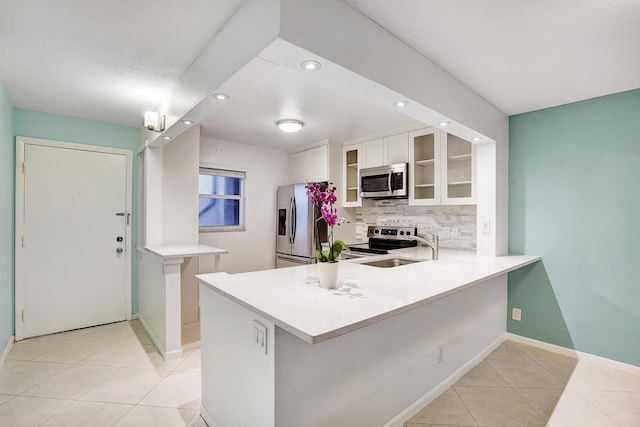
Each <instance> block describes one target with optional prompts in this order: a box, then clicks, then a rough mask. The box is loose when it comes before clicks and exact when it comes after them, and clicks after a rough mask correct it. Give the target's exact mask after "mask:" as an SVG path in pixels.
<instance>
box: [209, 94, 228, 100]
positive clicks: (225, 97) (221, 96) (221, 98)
mask: <svg viewBox="0 0 640 427" xmlns="http://www.w3.org/2000/svg"><path fill="white" fill-rule="evenodd" d="M211 96H213V97H214V98H215V99H217V100H218V101H226V100H227V99H229V95H227V94H226V93H214V94H213V95H211Z"/></svg>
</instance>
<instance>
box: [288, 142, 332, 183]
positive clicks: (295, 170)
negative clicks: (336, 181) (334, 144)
mask: <svg viewBox="0 0 640 427" xmlns="http://www.w3.org/2000/svg"><path fill="white" fill-rule="evenodd" d="M327 159H328V146H327V145H324V146H321V147H317V148H312V149H310V150H305V151H301V152H299V153H294V154H292V155H291V157H290V162H291V164H290V169H289V180H290V181H291V183H292V184H296V183H301V182H314V181H328V180H329V164H328V160H327Z"/></svg>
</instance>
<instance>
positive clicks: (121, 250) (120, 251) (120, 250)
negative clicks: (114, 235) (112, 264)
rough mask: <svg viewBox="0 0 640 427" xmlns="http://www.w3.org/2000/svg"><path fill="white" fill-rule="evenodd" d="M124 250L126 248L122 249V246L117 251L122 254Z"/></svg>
mask: <svg viewBox="0 0 640 427" xmlns="http://www.w3.org/2000/svg"><path fill="white" fill-rule="evenodd" d="M122 252H124V249H122V248H118V249H116V253H118V254H121V253H122Z"/></svg>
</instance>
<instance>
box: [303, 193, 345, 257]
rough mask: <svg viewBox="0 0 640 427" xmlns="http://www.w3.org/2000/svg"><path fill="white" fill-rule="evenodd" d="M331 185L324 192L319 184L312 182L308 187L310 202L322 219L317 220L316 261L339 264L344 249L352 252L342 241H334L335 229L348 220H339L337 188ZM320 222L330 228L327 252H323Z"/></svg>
mask: <svg viewBox="0 0 640 427" xmlns="http://www.w3.org/2000/svg"><path fill="white" fill-rule="evenodd" d="M329 185H330V187H327V188H326V189H325V190H324V191H323V187H322V186H321V185H320V183H318V182H311V183H309V184H307V186H306V189H307V196H308V197H309V201H310V202H311V203H312V204H313V205H314V206H317V207H318V208H319V210H320V217H319V218H318V219H316V259H317V260H318V262H337V261H338V257H340V253H341V252H342V250H343V249H344V250H347V251H349V252H351V251H350V250H349V248H348V247H347V245H345V243H344V242H343V241H342V240H335V241H334V240H333V227H334V226H336V225H341V224H344V223H345V222H347V220H346V219H344V218H338V210H337V209H336V208H335V206H334V204H335V203H336V201H337V200H338V199H337V198H336V194H335V193H336V187H335V186H333V185H331V184H329ZM318 221H324V222H326V223H327V226H328V228H329V235H328V240H329V248H328V249H327V250H322V243H321V242H320V234H319V233H318V224H317V222H318Z"/></svg>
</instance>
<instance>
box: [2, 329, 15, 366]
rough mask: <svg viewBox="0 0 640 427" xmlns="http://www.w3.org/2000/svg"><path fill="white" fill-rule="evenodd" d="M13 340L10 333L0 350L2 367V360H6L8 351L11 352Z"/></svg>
mask: <svg viewBox="0 0 640 427" xmlns="http://www.w3.org/2000/svg"><path fill="white" fill-rule="evenodd" d="M14 342H15V339H14V336H13V335H11V336H10V337H9V341H8V342H7V345H6V346H5V347H4V351H3V352H2V356H1V357H0V368H2V367H3V366H4V362H6V360H7V357H9V353H10V352H11V349H12V348H13V343H14Z"/></svg>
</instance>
